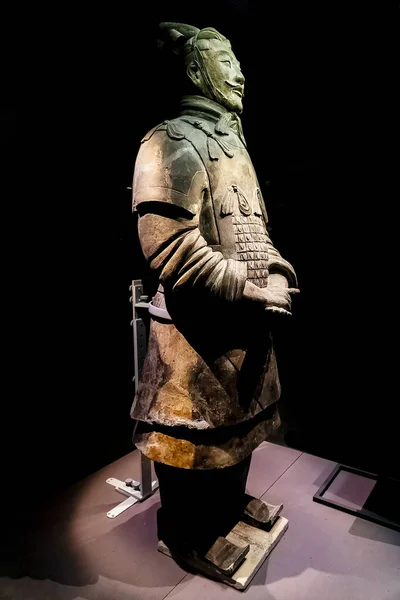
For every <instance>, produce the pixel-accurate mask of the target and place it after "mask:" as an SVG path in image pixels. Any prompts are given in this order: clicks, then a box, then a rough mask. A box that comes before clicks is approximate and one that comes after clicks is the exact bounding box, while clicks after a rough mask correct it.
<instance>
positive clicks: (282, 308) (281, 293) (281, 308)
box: [263, 285, 299, 315]
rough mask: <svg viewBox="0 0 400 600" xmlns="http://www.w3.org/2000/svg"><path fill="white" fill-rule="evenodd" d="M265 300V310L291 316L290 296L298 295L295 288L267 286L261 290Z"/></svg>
mask: <svg viewBox="0 0 400 600" xmlns="http://www.w3.org/2000/svg"><path fill="white" fill-rule="evenodd" d="M263 292H264V295H265V298H266V302H265V309H266V310H268V311H270V312H274V313H278V314H283V315H291V312H290V310H291V307H292V299H291V295H292V294H298V293H299V290H298V289H297V288H287V287H283V286H280V285H269V286H267V287H266V288H263Z"/></svg>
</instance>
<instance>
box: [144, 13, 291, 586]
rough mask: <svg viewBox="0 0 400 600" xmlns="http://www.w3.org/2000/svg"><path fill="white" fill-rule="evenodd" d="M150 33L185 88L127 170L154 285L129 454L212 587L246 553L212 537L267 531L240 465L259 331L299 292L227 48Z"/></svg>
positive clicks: (168, 29)
mask: <svg viewBox="0 0 400 600" xmlns="http://www.w3.org/2000/svg"><path fill="white" fill-rule="evenodd" d="M160 30H161V34H162V37H163V39H164V42H165V44H166V47H168V46H169V47H170V48H171V50H172V51H173V52H175V53H176V54H178V55H179V57H180V60H181V68H182V70H183V72H186V76H187V85H186V95H184V96H183V98H182V101H181V105H180V109H179V112H178V113H177V116H176V117H175V118H172V119H169V120H166V121H164V122H163V123H161V124H159V125H157V126H156V127H154V128H153V129H152V130H151V131H149V133H147V135H145V137H144V138H143V140H142V143H141V148H140V151H139V154H138V157H137V161H136V165H135V172H134V179H133V210H134V211H137V212H138V216H139V221H138V223H139V225H138V226H139V238H140V243H141V247H142V250H143V253H144V255H145V257H146V259H147V261H148V264H149V266H150V269H151V270H152V271H153V272H154V275H155V277H157V279H158V282H159V285H158V290H157V293H156V295H155V296H154V298H153V300H152V302H151V305H150V313H151V326H150V334H149V342H148V351H147V356H146V359H145V362H144V366H143V370H142V374H141V381H140V384H139V386H138V390H137V394H136V398H135V401H134V404H133V408H132V417H133V418H134V419H136V420H137V423H136V429H135V434H134V443H135V444H136V446H137V448H139V450H140V452H142V453H143V454H144V455H145V456H147V457H148V458H150V459H152V460H153V461H154V462H155V470H156V474H157V476H158V479H159V484H160V494H161V509H160V510H159V511H158V536H159V539H160V540H162V542H163V543H164V544H165V546H167V547H168V548H169V551H170V553H171V554H172V555H173V556H174V557H175V558H177V559H179V560H181V561H183V562H184V564H188V565H193V564H195V563H194V562H193V561H196V560H197V561H200V563H201V564H203V563H206V564H207V568H208V569H211V571H210V574H211V576H213V574H215V573H213V569H214V570H215V572H216V573H217V574H221V573H228V572H232V568H233V567H232V565H234V566H235V568H236V567H237V564H239V563H240V561H243V558H244V555H245V553H246V551H247V550H246V551H245V550H244V549H243V548H242V549H238V548H237V547H236V546H235V545H234V544H232V543H230V542H229V541H227V540H226V537H225V536H226V535H227V534H228V533H229V532H230V530H231V529H232V527H234V525H235V524H236V523H237V522H238V521H243V520H245V521H246V520H247V521H246V522H251V523H253V525H255V526H259V527H260V528H263V527H264V529H266V528H267V527H269V526H270V525H271V519H272V515H271V514H268V508H267V505H266V504H265V503H263V502H261V501H260V500H257V499H254V498H251V497H250V496H248V495H247V494H246V493H245V485H246V479H247V474H248V470H249V466H250V459H251V453H252V451H253V450H254V449H255V448H256V447H257V446H258V445H259V444H260V443H261V442H263V441H264V440H266V439H267V438H268V436H269V435H270V433H271V432H272V431H273V430H274V429H275V428H277V427H278V425H279V415H278V411H277V404H276V403H277V400H278V398H279V395H280V385H279V379H278V371H277V365H276V360H275V354H274V349H273V343H272V336H271V331H272V330H273V329H275V328H277V327H279V322H280V321H281V320H282V319H286V318H287V317H288V315H290V314H291V294H292V293H295V292H297V291H298V290H297V281H296V274H295V271H294V269H293V267H292V266H291V264H290V263H289V262H287V261H286V260H285V259H284V258H282V256H281V255H280V253H279V252H278V250H277V249H276V248H275V247H274V245H273V243H272V241H271V239H270V236H269V234H268V230H267V227H266V225H267V222H268V217H267V213H266V210H265V206H264V201H263V197H262V193H261V189H260V185H259V183H258V181H257V176H256V173H255V171H254V167H253V165H252V162H251V159H250V156H249V154H248V151H247V146H246V140H245V137H244V135H243V130H242V125H241V121H240V117H239V114H240V113H241V112H242V109H243V105H242V101H243V91H244V81H245V79H244V76H243V74H242V72H241V69H240V64H239V62H238V60H237V59H236V57H235V55H234V53H233V51H232V48H231V44H230V42H229V41H228V40H227V39H226V38H225V37H224V36H223V35H222V34H220V33H219V32H218V31H216V30H215V29H213V28H211V27H207V28H205V29H201V30H199V29H197V28H196V27H192V26H189V25H184V24H181V23H162V24H161V25H160ZM265 468H266V469H268V461H266V464H265ZM221 551H222V554H221ZM222 555H223V556H224V557H225V558H226V556H228V555H229V557H230V559H229V560H230V562H229V561H228V563H229V565H230V566H229V567H227V564H228V563H227V561H226V560H225V558H224V560H225V562H224V560H222V558H221V556H222ZM234 563H235V564H234ZM196 564H199V563H196ZM199 569H200V567H199ZM229 569H230V571H229ZM200 570H201V569H200ZM203 570H204V569H203Z"/></svg>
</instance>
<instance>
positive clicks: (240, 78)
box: [235, 71, 245, 83]
mask: <svg viewBox="0 0 400 600" xmlns="http://www.w3.org/2000/svg"><path fill="white" fill-rule="evenodd" d="M235 80H236V81H237V82H238V83H244V81H245V80H244V75H243V73H242V71H238V72H237V73H236V76H235Z"/></svg>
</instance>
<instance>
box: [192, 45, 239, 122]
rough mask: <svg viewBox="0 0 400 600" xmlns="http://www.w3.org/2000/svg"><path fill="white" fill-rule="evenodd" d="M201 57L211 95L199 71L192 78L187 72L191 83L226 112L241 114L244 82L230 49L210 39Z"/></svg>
mask: <svg viewBox="0 0 400 600" xmlns="http://www.w3.org/2000/svg"><path fill="white" fill-rule="evenodd" d="M201 55H202V58H203V61H204V66H205V68H206V70H207V74H208V77H209V79H210V82H211V84H212V88H213V90H212V94H211V93H210V90H209V88H208V87H207V85H206V84H205V82H204V80H203V78H202V76H201V73H200V72H199V71H197V73H195V74H194V76H192V75H191V74H190V72H189V76H190V78H191V79H192V81H193V83H195V85H197V86H198V87H200V89H201V90H202V92H203V94H204V95H205V96H207V97H208V98H210V97H211V99H212V100H216V101H217V102H218V103H219V104H222V105H223V106H224V107H225V108H226V109H227V110H229V111H232V112H238V113H240V112H242V110H243V103H242V99H243V92H244V81H245V80H244V76H243V73H242V71H241V70H240V63H239V62H238V60H237V58H236V56H235V55H234V54H233V52H232V49H231V48H230V47H229V45H228V44H227V43H226V42H223V41H220V40H216V39H211V40H209V49H208V50H205V51H204V50H203V51H201Z"/></svg>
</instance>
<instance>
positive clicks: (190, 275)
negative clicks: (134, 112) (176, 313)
mask: <svg viewBox="0 0 400 600" xmlns="http://www.w3.org/2000/svg"><path fill="white" fill-rule="evenodd" d="M208 193H209V181H208V175H207V172H206V170H205V168H204V165H203V162H202V161H201V159H200V157H199V155H198V154H197V152H196V150H195V149H194V148H193V146H192V144H190V142H188V141H187V140H186V139H184V138H183V139H171V138H170V137H169V136H167V134H166V132H165V131H163V130H161V131H160V130H159V131H156V132H155V133H154V134H153V135H151V137H150V139H149V138H147V139H145V142H144V143H143V144H142V146H141V149H140V151H139V154H138V158H137V161H136V165H135V174H134V179H133V209H134V210H137V212H138V214H139V239H140V244H141V247H142V250H143V253H144V255H145V257H146V259H147V260H148V262H149V265H150V267H151V268H152V269H154V270H155V271H156V272H157V274H158V277H159V280H160V282H161V283H162V284H163V285H164V287H165V288H166V289H167V288H168V289H170V290H172V291H173V292H174V293H175V292H179V291H180V290H181V291H186V292H187V291H191V290H193V292H194V293H197V292H199V293H200V292H202V293H206V294H207V295H208V296H211V297H214V298H216V299H219V300H222V301H229V302H233V301H236V300H239V299H240V298H241V297H242V294H243V290H244V286H245V283H246V276H247V272H246V265H245V264H244V263H243V262H240V261H236V260H233V259H225V258H224V257H223V255H222V254H221V252H218V251H215V250H214V249H213V248H212V247H211V246H210V245H208V244H207V242H206V240H205V238H204V237H203V236H202V235H201V233H200V230H199V215H200V212H201V209H202V204H203V199H204V198H205V196H206V194H208Z"/></svg>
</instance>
